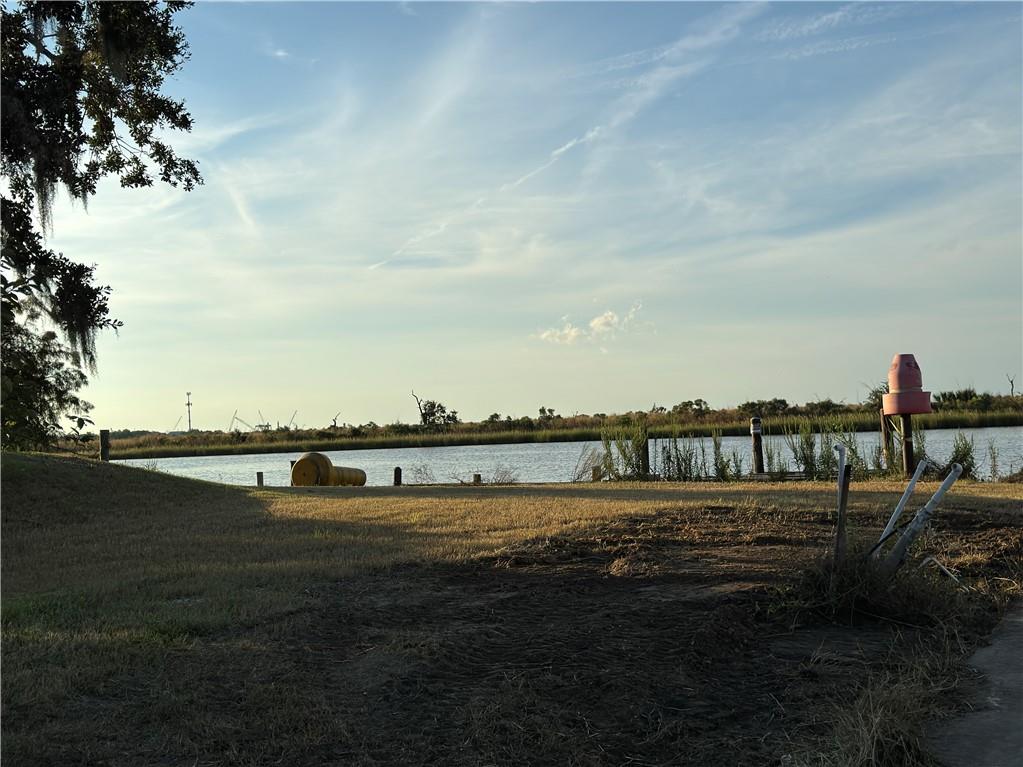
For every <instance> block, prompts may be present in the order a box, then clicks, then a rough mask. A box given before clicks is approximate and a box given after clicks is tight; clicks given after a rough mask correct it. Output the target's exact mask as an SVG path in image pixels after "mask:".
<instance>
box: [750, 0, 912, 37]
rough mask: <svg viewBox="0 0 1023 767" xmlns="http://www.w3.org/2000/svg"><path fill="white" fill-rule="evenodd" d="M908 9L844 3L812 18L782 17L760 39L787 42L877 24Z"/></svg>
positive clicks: (762, 33) (764, 29) (894, 6)
mask: <svg viewBox="0 0 1023 767" xmlns="http://www.w3.org/2000/svg"><path fill="white" fill-rule="evenodd" d="M905 12H906V11H905V9H904V8H902V7H901V6H900V4H896V3H886V4H883V5H868V4H866V3H855V4H851V5H843V6H841V7H840V8H835V9H834V10H829V11H826V12H824V13H819V14H816V15H813V16H810V17H805V16H799V17H797V18H790V19H778V20H776V21H773V22H771V23H769V24H767V25H766V26H765V27H764V28H763V29H761V30H760V31H759V32H758V33H757V35H756V38H757V39H758V40H763V41H776V42H787V41H790V40H797V39H799V38H803V37H811V36H813V35H819V34H824V33H826V32H831V31H833V30H836V29H841V28H843V27H849V26H863V25H867V24H877V23H880V22H882V21H887V20H889V19H893V18H896V17H897V16H901V15H902V14H904V13H905Z"/></svg>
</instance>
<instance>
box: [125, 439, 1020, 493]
mask: <svg viewBox="0 0 1023 767" xmlns="http://www.w3.org/2000/svg"><path fill="white" fill-rule="evenodd" d="M959 431H960V430H959V429H934V430H928V431H927V432H925V442H926V450H927V454H928V455H930V456H931V457H932V458H934V459H935V460H937V461H946V460H948V457H949V455H950V454H951V452H952V441H953V439H954V438H955V435H956V434H958V433H959ZM962 433H963V434H964V435H966V437H968V438H972V439H973V441H974V445H975V450H974V453H975V455H976V458H977V464H978V467H979V474H980V475H981V476H982V477H983V476H988V475H989V473H990V465H989V451H988V447H989V445H992V444H993V445H994V446H995V449H996V450H997V453H998V472H999V474H1002V475H1005V474H1008V473H1010V472H1012V471H1015V470H1016V469H1019V468H1020V467H1021V466H1023V427H1019V426H1013V427H1002V428H994V429H963V430H962ZM878 438H879V437H878V433H877V432H863V433H860V434H857V435H856V440H857V443H858V444H859V445H860V446H861V448H862V450H863V454H864V455H867V456H869V455H870V454H871V451H872V449H873V446H874V445H876V444H878ZM767 440H771V441H772V442H773V443H774V444H775V446H776V448H777V450H778V453H779V455H781V456H783V457H784V458H785V459H786V460H788V462H789V465H790V467H791V468H792V469H793V470H795V466H794V465H792V454H791V451H790V450H789V448H788V446H787V445H786V443H785V440H784V438H782V437H765V441H767ZM656 442H659V440H658V441H655V443H656ZM702 442H703V444H704V446H705V448H706V450H707V454H708V456H709V455H711V454H712V453H711V441H710V439H704V440H702ZM916 444H917V447H918V448H919V440H918V441H917V443H916ZM599 446H600V443H599V442H547V443H543V444H534V445H472V446H466V447H407V448H393V449H387V450H341V451H332V452H328V453H326V455H328V456H329V457H330V460H331V461H332V462H333V463H334V465H335V466H352V467H355V468H359V469H362V470H363V471H365V472H366V484H369V485H390V484H391V483H392V482H393V479H394V467H395V466H400V467H401V468H402V472H403V475H404V481H405V483H406V484H416V483H423V482H455V481H458V480H462V481H465V482H468V481H470V480H471V479H472V475H473V474H482V475H483V481H484V482H487V481H489V480H491V479H493V478H494V477H495V475H500V474H504V475H505V476H506V477H507V476H508V475H511V476H512V477H513V479H514V481H516V482H565V481H568V480H570V479H571V478H572V475H573V474H574V472H575V467H576V464H577V462H578V461H579V457H580V455H581V454H582V453H583V451H584V450H585V449H587V448H589V447H599ZM722 447H723V449H724V452H725V454H726V455H731V452H732V450H737V451H739V452H740V454H741V455H742V456H744V458H745V465H744V471H747V472H748V471H749V468H750V464H751V462H752V459H751V457H750V452H751V451H750V438H749V437H748V436H746V437H724V438H723V439H722ZM650 453H651V459H652V460H653V461H654V462H655V463H656V456H657V453H658V448H657V445H656V444H654V445H652V446H651V451H650ZM299 455H301V453H275V454H270V455H224V456H206V457H197V458H160V459H146V458H143V459H130V460H124V461H118V463H125V464H128V465H131V466H144V467H148V468H157V469H159V470H160V471H165V472H167V473H168V474H176V475H179V476H182V477H192V478H194V479H205V480H210V481H213V482H222V483H225V484H228V485H254V484H256V472H257V471H261V472H263V476H264V481H265V482H266V484H267V485H287V484H289V476H290V466H291V464H290V461H293V460H295V459H296V458H298V457H299Z"/></svg>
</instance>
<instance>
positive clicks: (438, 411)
mask: <svg viewBox="0 0 1023 767" xmlns="http://www.w3.org/2000/svg"><path fill="white" fill-rule="evenodd" d="M412 398H413V399H415V401H416V405H417V406H418V408H419V422H420V423H421V424H422V425H423V426H426V427H433V428H437V427H444V426H452V425H454V424H456V423H461V419H459V417H458V411H457V410H448V409H447V407H445V406H444V405H443V404H441V403H440V402H436V401H435V400H432V399H423V398H422V397H419V396H418V395H417V394H416V393H415V391H413V392H412Z"/></svg>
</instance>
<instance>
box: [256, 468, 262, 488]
mask: <svg viewBox="0 0 1023 767" xmlns="http://www.w3.org/2000/svg"><path fill="white" fill-rule="evenodd" d="M262 486H263V472H261V471H257V472H256V487H262Z"/></svg>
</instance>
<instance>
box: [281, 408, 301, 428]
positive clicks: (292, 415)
mask: <svg viewBox="0 0 1023 767" xmlns="http://www.w3.org/2000/svg"><path fill="white" fill-rule="evenodd" d="M296 415H298V411H297V410H296V411H295V412H294V413H292V414H291V420H290V421H288V425H287V426H285V427H284V428H285V429H290V428H291V425H292V424H293V423H295V416H296Z"/></svg>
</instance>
